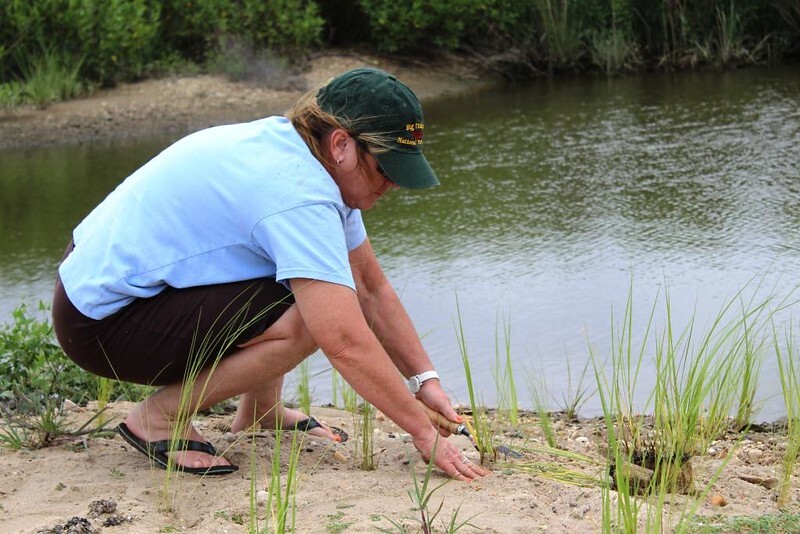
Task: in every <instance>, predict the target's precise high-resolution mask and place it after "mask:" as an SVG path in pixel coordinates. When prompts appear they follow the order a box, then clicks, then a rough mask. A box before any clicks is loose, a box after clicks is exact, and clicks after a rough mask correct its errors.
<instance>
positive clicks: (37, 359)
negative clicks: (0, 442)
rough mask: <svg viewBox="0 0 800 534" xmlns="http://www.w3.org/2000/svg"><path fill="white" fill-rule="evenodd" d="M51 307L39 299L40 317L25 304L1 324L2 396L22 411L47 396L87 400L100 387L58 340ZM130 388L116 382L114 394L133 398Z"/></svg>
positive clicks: (93, 395)
mask: <svg viewBox="0 0 800 534" xmlns="http://www.w3.org/2000/svg"><path fill="white" fill-rule="evenodd" d="M47 311H48V307H47V306H45V305H44V304H43V303H39V312H40V315H41V316H42V318H41V319H38V318H36V317H35V316H33V315H32V314H31V313H29V312H28V309H27V307H26V306H25V305H24V304H22V305H20V306H19V307H17V309H16V310H14V312H13V313H12V319H13V323H11V324H7V325H2V326H0V400H2V401H3V402H4V403H6V404H7V405H12V406H13V407H15V408H17V409H19V410H22V411H27V410H33V411H37V409H38V405H39V403H41V402H42V401H44V400H46V399H56V400H58V399H62V400H63V399H69V400H71V401H73V402H76V403H85V402H86V401H88V400H92V399H94V398H96V395H97V392H98V391H99V387H100V386H99V384H100V380H101V379H100V378H99V377H97V376H95V375H92V374H90V373H88V372H86V371H84V370H83V369H81V368H80V367H78V366H77V365H76V364H75V363H73V362H72V360H70V359H69V358H67V356H66V355H65V354H64V352H63V351H62V350H61V348H60V347H59V346H58V345H57V344H56V342H55V335H54V333H53V327H52V325H51V324H50V323H49V321H48V320H47ZM139 389H141V388H139ZM130 391H136V388H134V390H131V389H130V388H129V386H128V387H123V384H120V383H116V382H115V383H114V391H113V392H112V396H111V398H116V397H123V398H129V396H130V395H129V394H128V392H130ZM137 395H138V394H137Z"/></svg>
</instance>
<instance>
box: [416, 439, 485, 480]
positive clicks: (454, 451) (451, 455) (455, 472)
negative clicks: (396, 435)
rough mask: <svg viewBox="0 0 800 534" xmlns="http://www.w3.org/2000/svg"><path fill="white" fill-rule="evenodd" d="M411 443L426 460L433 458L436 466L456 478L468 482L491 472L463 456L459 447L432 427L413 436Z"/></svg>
mask: <svg viewBox="0 0 800 534" xmlns="http://www.w3.org/2000/svg"><path fill="white" fill-rule="evenodd" d="M413 443H414V447H416V448H417V450H418V451H419V452H420V454H421V455H422V458H423V459H424V460H425V461H426V462H429V461H430V460H431V458H433V462H434V464H435V465H436V467H438V468H439V469H441V470H442V471H444V472H445V473H447V474H448V475H450V476H451V477H453V478H455V479H456V480H461V481H464V482H469V481H472V480H474V479H476V478H481V477H485V476H486V475H488V474H490V473H491V471H489V470H488V469H486V468H484V467H481V466H480V465H477V464H474V463H472V461H471V460H469V458H467V457H466V456H464V453H463V452H461V449H459V448H458V447H457V446H456V445H454V444H453V443H451V442H450V441H448V440H447V439H445V438H443V437H442V436H440V435H439V433H438V432H436V430H435V429H434V428H433V427H431V428H430V430H429V431H426V432H425V435H424V436H420V437H414V439H413Z"/></svg>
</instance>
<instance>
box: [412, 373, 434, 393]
mask: <svg viewBox="0 0 800 534" xmlns="http://www.w3.org/2000/svg"><path fill="white" fill-rule="evenodd" d="M433 378H435V379H436V380H439V373H437V372H436V371H425V372H424V373H420V374H418V375H414V376H412V377H411V378H409V379H408V389H410V390H411V393H417V392H419V390H420V389H421V388H422V384H424V383H425V382H426V381H428V380H431V379H433Z"/></svg>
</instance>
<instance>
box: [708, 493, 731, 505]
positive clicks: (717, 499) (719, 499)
mask: <svg viewBox="0 0 800 534" xmlns="http://www.w3.org/2000/svg"><path fill="white" fill-rule="evenodd" d="M708 503H709V504H710V505H712V506H719V507H723V506H728V500H727V499H726V498H725V497H723V496H722V495H720V494H719V493H715V494H714V495H712V496H710V497H709V498H708Z"/></svg>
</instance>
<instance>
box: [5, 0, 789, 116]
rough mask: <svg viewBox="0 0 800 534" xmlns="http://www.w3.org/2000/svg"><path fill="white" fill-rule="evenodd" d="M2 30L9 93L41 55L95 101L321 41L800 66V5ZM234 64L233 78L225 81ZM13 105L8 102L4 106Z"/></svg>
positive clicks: (549, 61)
mask: <svg viewBox="0 0 800 534" xmlns="http://www.w3.org/2000/svg"><path fill="white" fill-rule="evenodd" d="M0 21H2V24H0V84H7V83H9V82H16V81H19V82H20V83H21V84H23V85H24V83H25V82H26V81H27V80H26V76H25V75H24V74H23V67H24V65H30V64H31V63H32V62H33V61H34V59H35V58H38V57H41V51H42V50H43V49H46V50H58V51H59V53H60V55H61V58H62V60H66V59H68V58H81V62H80V82H81V84H82V86H84V87H93V86H96V85H113V84H115V83H117V82H120V81H127V80H134V79H137V78H140V77H143V76H148V75H151V74H153V73H158V74H160V73H163V72H165V70H167V71H168V69H170V68H177V69H178V70H180V71H181V72H185V71H186V65H187V64H191V63H197V64H200V65H205V64H206V63H207V62H209V61H211V62H213V63H215V69H216V70H217V71H220V72H227V71H228V70H231V71H233V72H238V71H241V70H242V68H243V67H244V68H246V67H247V65H244V66H243V65H242V61H241V60H239V61H238V62H235V61H233V60H234V59H236V58H235V55H233V54H235V53H236V51H237V50H242V51H245V52H246V53H247V54H248V55H249V56H251V57H253V58H261V57H262V56H263V54H265V53H266V54H271V56H270V57H271V58H273V59H274V60H276V61H278V63H280V62H281V61H296V60H298V59H301V58H303V57H305V55H306V54H307V53H308V52H309V51H311V50H313V49H315V48H316V47H318V46H320V45H321V44H322V39H323V35H324V36H325V38H326V39H327V41H328V42H330V43H334V44H342V43H343V44H345V45H347V46H350V45H367V46H371V47H373V48H374V49H376V50H378V51H380V52H387V53H402V54H413V55H418V56H422V57H429V56H432V55H434V54H438V53H441V52H452V51H457V52H460V53H465V54H467V55H470V56H471V57H473V58H475V59H477V60H479V61H480V62H481V63H482V64H484V65H485V66H486V67H487V68H489V69H493V70H496V71H499V72H503V73H505V74H507V75H508V76H510V77H511V76H514V75H515V73H519V72H522V73H527V74H526V75H528V76H530V75H532V74H533V75H536V74H541V73H544V72H548V73H552V72H563V71H583V70H600V71H604V72H606V73H616V72H620V71H630V70H635V69H640V68H647V67H652V66H656V67H661V68H675V67H677V68H692V67H696V66H699V65H705V64H710V65H715V66H736V65H740V64H752V63H761V62H765V61H774V60H781V59H783V58H785V57H788V56H789V55H790V54H796V53H798V52H800V5H799V4H798V1H797V0H767V1H765V0H708V1H705V0H660V1H658V2H653V1H650V0H533V1H530V2H507V1H503V0H408V1H406V2H395V1H391V0H269V1H264V0H163V1H156V0H37V1H36V2H22V1H18V0H3V1H0ZM231 43H234V44H233V45H231ZM225 62H234V63H236V64H234V65H232V66H231V68H230V69H227V68H223V69H221V68H219V67H220V65H221V64H222V63H225ZM70 64H71V63H70ZM15 95H17V93H16V92H14V91H12V90H11V89H9V88H5V89H1V90H0V105H4V106H10V105H15V103H18V102H19V99H18V98H17V97H16V96H15Z"/></svg>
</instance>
